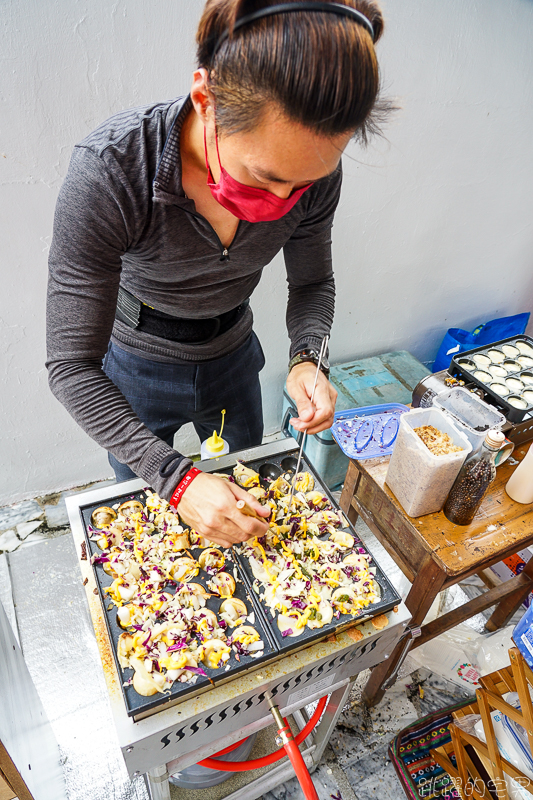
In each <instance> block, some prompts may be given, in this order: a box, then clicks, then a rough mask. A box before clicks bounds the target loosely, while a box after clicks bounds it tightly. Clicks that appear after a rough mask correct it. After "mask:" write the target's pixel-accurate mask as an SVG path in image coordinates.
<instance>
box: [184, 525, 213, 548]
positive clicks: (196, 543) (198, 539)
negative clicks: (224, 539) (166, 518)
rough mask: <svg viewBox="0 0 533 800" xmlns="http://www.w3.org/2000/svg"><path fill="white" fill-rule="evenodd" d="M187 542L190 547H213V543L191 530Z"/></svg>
mask: <svg viewBox="0 0 533 800" xmlns="http://www.w3.org/2000/svg"><path fill="white" fill-rule="evenodd" d="M189 540H190V542H191V547H214V546H215V543H214V542H211V541H209V539H206V538H205V536H202V535H201V534H200V533H197V532H196V531H194V530H193V529H192V528H191V529H190V531H189Z"/></svg>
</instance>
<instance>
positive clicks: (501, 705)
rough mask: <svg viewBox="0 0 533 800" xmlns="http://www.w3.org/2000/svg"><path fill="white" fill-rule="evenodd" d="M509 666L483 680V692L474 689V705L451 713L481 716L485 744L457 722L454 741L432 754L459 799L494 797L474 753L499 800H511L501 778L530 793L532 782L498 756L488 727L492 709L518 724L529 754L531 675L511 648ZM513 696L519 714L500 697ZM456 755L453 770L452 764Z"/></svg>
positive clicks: (453, 726)
mask: <svg viewBox="0 0 533 800" xmlns="http://www.w3.org/2000/svg"><path fill="white" fill-rule="evenodd" d="M509 657H510V660H511V666H510V667H505V668H504V669H502V670H497V671H496V672H492V673H491V674H490V675H486V676H485V677H484V678H481V688H480V689H478V690H477V692H476V697H477V702H476V703H472V704H471V705H469V706H463V708H461V709H460V710H459V711H455V712H454V713H453V716H454V718H455V719H456V720H458V719H461V717H465V716H468V715H469V714H479V715H480V716H481V719H482V720H483V730H484V732H485V737H486V740H487V741H486V743H485V742H482V741H481V739H479V738H478V737H477V736H475V735H474V734H473V733H468V732H467V731H465V730H463V729H462V728H461V727H460V726H459V725H457V724H455V723H454V724H451V725H450V734H451V737H452V741H451V742H450V743H449V744H447V745H444V746H443V747H439V748H437V749H435V750H432V751H431V755H432V757H433V759H434V760H435V761H436V762H437V764H439V766H441V767H442V768H443V769H444V770H446V772H447V773H448V774H449V775H450V776H451V777H452V778H453V779H454V780H455V786H456V788H457V791H458V792H459V794H460V796H461V798H462V800H467V798H474V800H487V799H488V798H491V797H492V795H491V793H490V791H489V787H488V786H487V781H486V780H484V777H483V776H482V775H481V773H480V770H479V769H478V767H477V765H476V764H475V763H474V761H473V751H475V753H476V754H477V756H478V758H479V760H480V761H481V763H482V765H483V768H484V771H485V772H486V773H487V775H488V777H489V779H490V780H491V781H492V783H493V791H495V792H496V794H497V796H498V798H501V800H509V793H508V791H507V787H506V782H505V775H509V776H510V777H511V778H514V779H515V780H516V781H518V782H519V784H520V785H521V786H522V787H523V788H525V789H527V791H528V792H529V793H530V794H532V795H533V782H532V781H531V780H530V778H528V777H527V775H525V774H524V773H523V772H522V771H521V770H519V769H517V768H516V767H515V766H514V765H513V764H511V763H510V762H509V761H507V760H506V759H505V758H503V756H502V755H501V754H500V751H499V749H498V744H497V742H496V735H495V733H494V727H493V724H492V717H491V711H493V710H495V709H497V710H498V711H500V712H501V713H502V714H506V715H507V716H508V717H510V718H511V719H512V720H514V721H515V722H517V723H518V724H519V725H521V726H522V727H523V728H524V729H525V730H526V733H527V737H528V741H529V747H530V749H532V750H533V705H532V703H531V695H530V687H531V688H533V673H532V672H531V669H530V668H529V666H528V665H527V663H526V661H525V660H524V657H523V656H522V654H521V653H520V651H519V650H518V648H517V647H512V648H511V649H510V650H509ZM507 692H517V693H518V697H519V700H520V707H521V710H520V711H518V710H517V709H516V708H514V707H513V706H510V705H509V704H508V703H507V702H506V701H505V700H504V699H503V695H505V694H507ZM452 752H453V753H454V755H455V758H456V763H457V767H455V766H454V765H453V763H452V761H451V758H450V756H451V753H452Z"/></svg>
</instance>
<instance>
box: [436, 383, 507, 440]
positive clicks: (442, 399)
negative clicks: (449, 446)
mask: <svg viewBox="0 0 533 800" xmlns="http://www.w3.org/2000/svg"><path fill="white" fill-rule="evenodd" d="M433 405H434V406H436V407H437V408H439V409H441V410H442V411H445V412H446V413H447V414H449V415H450V416H451V417H454V418H455V419H457V420H458V421H459V422H461V423H462V424H463V425H464V426H465V428H467V429H468V430H470V431H471V432H472V433H474V434H484V433H486V432H487V431H488V430H490V428H495V429H497V430H498V429H500V428H501V427H502V426H503V424H504V423H505V417H504V415H503V414H500V412H499V411H497V410H496V409H495V408H493V407H492V406H489V405H488V403H485V401H484V400H481V398H480V397H478V396H477V394H474V393H473V392H469V391H468V389H464V388H463V387H461V386H458V387H455V388H453V389H447V390H446V391H444V392H440V393H439V394H438V395H437V396H436V397H434V398H433Z"/></svg>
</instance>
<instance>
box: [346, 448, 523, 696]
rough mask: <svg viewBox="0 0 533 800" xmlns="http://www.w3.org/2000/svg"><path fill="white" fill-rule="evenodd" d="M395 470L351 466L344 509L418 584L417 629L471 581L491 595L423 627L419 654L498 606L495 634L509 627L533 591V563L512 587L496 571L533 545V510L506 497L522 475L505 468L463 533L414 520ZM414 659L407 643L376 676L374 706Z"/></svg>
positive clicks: (432, 518) (381, 464) (414, 595)
mask: <svg viewBox="0 0 533 800" xmlns="http://www.w3.org/2000/svg"><path fill="white" fill-rule="evenodd" d="M528 449H529V444H526V445H519V446H518V448H517V450H515V452H514V454H513V455H514V457H515V458H517V459H519V460H521V459H522V458H523V457H524V456H525V454H526V452H527V450H528ZM388 462H389V458H388V457H382V458H375V459H369V460H368V461H353V460H351V461H350V464H349V467H348V472H347V474H346V481H345V483H344V489H343V492H342V496H341V501H340V505H341V507H342V509H343V511H344V513H345V514H346V515H347V516H348V518H349V519H350V521H351V522H352V523H354V524H355V522H356V520H357V517H358V516H359V515H360V516H361V518H362V519H363V521H364V522H365V523H366V524H367V525H368V527H369V528H370V530H371V531H372V533H373V534H374V535H375V536H376V537H377V538H378V539H379V541H380V542H381V544H382V545H383V547H384V548H385V549H386V550H387V552H388V553H389V554H390V555H391V557H392V558H393V559H394V561H395V562H396V563H397V564H398V566H399V567H400V569H401V570H402V571H403V573H404V574H405V575H406V576H407V578H408V579H409V580H410V581H411V583H412V587H411V590H410V592H409V594H408V595H407V598H406V601H405V602H406V605H407V608H408V610H409V611H410V613H411V615H412V620H411V627H412V628H415V627H418V626H420V625H422V622H423V621H424V618H425V616H426V614H427V613H428V611H429V609H430V607H431V604H432V603H433V601H434V599H435V597H436V596H437V594H438V593H439V592H441V591H442V590H443V589H446V588H447V587H448V586H453V585H454V584H456V583H459V582H460V581H462V580H463V579H464V578H467V577H468V576H469V575H479V577H480V578H481V579H482V581H483V582H484V583H485V585H486V586H487V587H488V589H489V590H488V591H487V592H484V593H483V594H482V595H480V596H479V597H476V598H475V599H474V600H470V601H469V602H468V603H464V605H462V606H461V607H460V608H457V609H454V610H453V611H449V612H448V613H447V614H444V615H443V616H442V617H439V618H438V619H436V620H434V621H433V622H430V623H428V624H427V625H423V626H422V635H421V636H420V637H419V638H417V639H416V640H414V642H413V643H412V645H411V646H412V647H418V646H419V645H421V644H423V643H424V642H427V641H428V640H429V639H433V638H434V637H435V636H438V635H439V634H440V633H444V631H447V630H449V629H450V628H453V627H454V626H455V625H458V624H459V623H460V622H464V620H466V619H469V618H470V617H472V616H474V615H475V614H478V613H479V612H480V611H484V610H485V609H487V608H490V607H491V606H494V605H495V606H496V608H495V610H494V612H493V614H492V616H491V618H490V620H489V621H488V622H487V625H486V627H487V630H489V631H495V630H496V629H497V628H500V627H502V626H504V625H505V624H506V623H507V622H508V620H509V619H510V618H511V617H512V615H513V614H514V612H515V611H516V610H517V609H518V608H519V606H520V604H521V603H522V602H523V601H524V599H525V598H526V597H527V596H528V594H529V593H530V592H531V591H533V558H532V559H531V561H529V562H528V564H526V566H525V568H524V571H523V572H522V573H521V574H520V575H517V576H515V577H513V578H511V579H510V580H508V581H501V580H500V579H499V578H497V577H496V575H494V573H492V571H491V570H489V569H488V568H489V567H490V566H491V565H492V564H496V563H497V562H498V561H501V560H502V559H503V558H507V557H508V556H510V555H513V554H514V553H516V552H518V551H519V550H523V549H524V548H526V547H528V546H529V545H531V544H533V504H532V505H521V504H520V503H515V502H514V501H513V500H511V499H510V497H508V495H507V494H506V493H505V489H504V487H505V484H506V483H507V481H508V480H509V478H510V476H511V473H512V471H513V469H514V467H513V466H511V465H510V464H509V463H508V462H506V463H504V464H502V466H501V467H498V470H497V474H496V480H495V481H494V483H493V484H492V486H491V488H490V490H489V492H488V494H487V495H486V497H485V498H484V500H483V503H482V504H481V508H480V509H479V511H478V513H477V515H476V517H475V519H474V521H473V523H472V524H471V525H468V526H464V527H463V526H460V525H453V524H452V523H451V522H449V521H448V520H447V519H446V517H445V516H444V514H443V513H442V512H439V513H437V514H428V515H426V516H424V517H418V518H417V519H414V518H412V517H408V516H407V514H406V513H405V511H404V510H403V509H402V507H401V506H400V504H399V503H398V501H397V500H396V498H395V497H394V495H393V493H392V492H391V490H390V489H389V488H388V487H387V486H386V485H385V476H386V474H387V468H388ZM406 653H407V649H406V647H405V643H404V642H400V643H399V644H398V645H397V646H396V648H395V650H394V651H393V652H392V653H391V655H390V657H389V658H388V659H387V660H386V661H383V662H382V663H381V664H379V665H378V666H377V667H375V668H374V669H373V671H372V674H371V676H370V679H369V681H368V683H367V685H366V687H365V690H364V693H363V700H364V702H365V703H366V704H367V705H369V706H373V705H376V703H379V702H380V700H381V699H382V697H383V695H384V693H385V688H386V687H384V684H386V682H387V681H388V680H389V679H390V678H391V676H394V674H395V672H396V670H397V667H398V666H399V664H400V663H401V659H402V658H403V657H404V656H405V655H406Z"/></svg>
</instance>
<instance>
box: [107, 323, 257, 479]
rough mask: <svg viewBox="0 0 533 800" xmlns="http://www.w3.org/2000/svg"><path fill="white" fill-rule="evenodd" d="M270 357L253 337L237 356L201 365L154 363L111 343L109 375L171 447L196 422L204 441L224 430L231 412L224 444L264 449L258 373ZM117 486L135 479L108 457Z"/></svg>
mask: <svg viewBox="0 0 533 800" xmlns="http://www.w3.org/2000/svg"><path fill="white" fill-rule="evenodd" d="M264 365H265V357H264V355H263V350H262V348H261V344H260V342H259V339H258V338H257V336H256V335H255V333H252V334H251V335H250V337H249V339H247V340H246V342H245V343H244V344H243V345H242V346H241V347H240V348H239V349H238V350H236V351H235V352H234V353H230V355H228V356H223V357H222V358H217V359H215V360H214V361H203V362H200V363H197V364H172V363H170V364H169V363H165V362H162V361H152V360H150V359H148V358H143V357H141V356H138V355H133V354H132V353H128V352H127V351H126V350H122V349H121V348H120V347H118V346H117V345H116V344H114V343H113V342H111V343H110V344H109V349H108V351H107V354H106V357H105V359H104V372H105V373H106V375H108V377H109V378H111V380H112V381H113V383H114V384H115V386H118V388H119V389H120V391H121V392H122V394H123V395H124V396H125V397H126V399H127V400H128V402H129V403H130V405H131V407H132V408H133V410H134V411H135V413H136V414H137V416H138V417H139V419H140V420H141V422H143V423H144V424H145V425H146V427H147V428H149V429H150V430H151V431H152V433H155V435H156V436H159V438H160V439H163V440H164V441H165V442H167V443H168V444H169V445H171V446H172V442H173V439H174V434H175V433H176V431H179V429H180V428H181V427H182V425H185V424H186V423H187V422H192V423H193V425H194V427H195V429H196V432H197V434H198V436H199V437H200V440H201V441H202V440H203V439H206V438H207V437H208V436H211V435H212V433H213V431H214V430H217V431H218V430H220V423H221V414H220V412H221V411H222V409H223V408H225V409H226V421H225V424H224V433H223V436H224V439H226V441H227V442H228V444H229V446H230V450H241V449H243V448H246V447H253V446H254V445H258V444H261V441H262V438H263V409H262V404H261V387H260V384H259V372H260V371H261V370H262V369H263V367H264ZM109 463H110V464H111V466H112V467H113V469H114V471H115V475H116V478H117V481H125V480H129V479H130V478H134V477H135V473H134V472H132V470H131V469H130V468H129V467H128V466H127V465H126V464H121V463H120V461H117V459H116V458H115V457H114V456H112V455H111V453H110V454H109Z"/></svg>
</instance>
